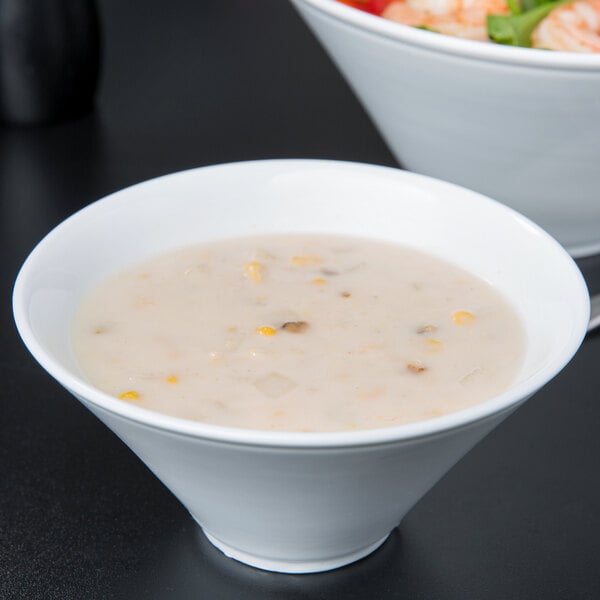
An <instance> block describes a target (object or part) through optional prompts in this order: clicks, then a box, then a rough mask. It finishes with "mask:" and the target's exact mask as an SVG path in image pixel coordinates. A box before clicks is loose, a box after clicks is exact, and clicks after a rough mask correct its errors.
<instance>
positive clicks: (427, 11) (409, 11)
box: [381, 0, 600, 42]
mask: <svg viewBox="0 0 600 600" xmlns="http://www.w3.org/2000/svg"><path fill="white" fill-rule="evenodd" d="M598 1H600V0H598ZM509 12H510V11H509V9H508V5H507V2H506V0H402V1H397V0H394V1H393V2H392V3H391V4H389V5H388V6H387V8H386V9H385V10H384V11H383V13H382V14H381V16H382V17H384V18H386V19H391V20H392V21H398V22H400V23H404V24H405V25H412V26H413V27H423V28H427V29H433V30H435V31H438V32H440V33H445V34H447V35H453V36H455V37H460V38H466V39H470V40H479V41H482V42H489V41H490V38H489V37H488V33H487V24H486V17H487V15H488V14H507V13H509Z"/></svg>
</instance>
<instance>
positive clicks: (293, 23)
mask: <svg viewBox="0 0 600 600" xmlns="http://www.w3.org/2000/svg"><path fill="white" fill-rule="evenodd" d="M98 4H99V10H100V15H101V18H102V33H103V41H104V59H103V69H102V76H101V81H100V88H99V93H98V100H97V107H96V109H95V111H94V112H93V113H91V114H88V115H86V116H84V117H83V118H79V119H76V120H72V121H69V122H64V123H62V124H57V125H51V126H45V127H36V128H28V129H23V128H8V127H4V128H0V211H1V212H0V234H1V238H0V239H1V243H2V252H1V255H0V260H1V263H0V268H1V279H0V281H1V293H2V296H1V298H2V311H1V316H0V318H1V321H0V336H1V337H0V339H1V355H0V369H1V378H0V394H1V395H0V598H2V599H5V598H27V599H29V598H57V599H61V600H62V599H65V600H66V599H71V598H73V599H87V598H124V599H135V598H150V599H153V598H169V599H170V598H174V599H178V598H210V599H212V598H215V599H221V598H222V599H230V598H231V599H234V598H235V599H241V600H244V599H259V598H260V599H270V598H289V599H323V598H344V599H347V600H351V599H361V600H362V599H369V598H427V599H435V598H441V599H461V600H465V599H470V598H486V599H487V598H490V599H503V600H504V599H507V598H513V599H514V598H543V599H551V598H561V599H563V598H590V599H592V598H600V543H599V535H600V469H599V468H598V464H599V462H600V436H599V428H600V402H599V399H598V389H600V368H598V361H599V359H600V336H598V335H590V336H588V338H587V339H586V340H585V342H584V344H583V346H582V348H581V350H580V351H579V353H578V354H577V355H576V357H575V359H574V360H573V361H572V362H571V364H570V365H569V366H568V367H567V368H566V369H565V370H564V371H563V372H562V373H561V374H560V375H559V376H558V377H557V378H556V379H555V380H554V381H552V382H551V383H550V384H549V385H548V386H546V387H545V388H544V389H543V390H542V391H540V392H539V393H538V394H536V395H535V396H534V397H533V398H532V399H531V400H530V401H528V402H527V403H526V405H525V406H523V407H522V408H521V409H519V410H518V411H517V412H516V413H515V414H514V415H513V416H512V417H510V418H509V419H507V420H506V421H505V422H504V423H503V424H502V425H501V426H500V427H498V428H497V429H496V430H495V431H494V432H493V433H492V434H491V435H490V436H488V437H487V438H486V439H485V440H484V441H483V442H482V443H480V444H479V445H478V446H477V447H476V448H475V449H474V450H473V451H471V452H470V453H469V454H468V455H467V456H466V458H464V460H462V461H461V462H460V463H459V464H458V465H457V466H456V467H455V468H454V469H452V471H451V472H450V473H449V474H448V475H447V476H446V477H445V478H444V479H443V480H442V481H441V482H440V483H439V484H438V485H437V486H436V487H434V489H433V490H432V491H431V492H430V493H429V494H428V495H427V496H426V497H425V498H424V499H423V500H422V501H421V502H420V503H419V504H418V505H417V506H416V507H415V508H414V509H413V510H412V511H411V512H410V513H409V514H408V516H407V517H406V518H405V520H404V521H403V522H402V524H401V525H400V526H399V527H398V528H397V529H396V530H395V531H394V532H393V533H392V535H391V537H390V538H389V540H388V541H387V542H386V543H385V544H384V545H383V546H382V547H381V549H379V550H378V551H377V552H376V553H374V554H373V555H371V556H370V557H368V558H366V559H364V560H362V561H360V562H359V563H356V564H354V565H352V566H349V567H346V568H344V569H340V570H338V571H334V572H330V573H324V574H315V575H304V576H296V575H294V576H291V575H280V574H272V573H267V572H262V571H259V570H255V569H252V568H250V567H246V566H244V565H241V564H238V563H236V562H233V561H231V560H229V559H226V558H225V557H224V556H223V555H221V554H220V553H219V552H218V551H217V550H215V549H214V548H212V547H211V545H210V544H209V543H208V542H207V541H206V539H204V538H203V537H202V536H201V535H200V534H199V533H198V531H197V528H196V526H195V525H194V523H193V522H192V519H191V517H190V516H189V515H188V514H187V513H186V511H185V510H184V509H183V508H182V506H181V505H180V504H179V503H178V502H177V501H176V500H175V498H174V497H172V496H171V495H170V493H169V492H168V491H167V490H166V489H165V488H164V487H163V486H162V484H161V483H160V482H159V481H158V480H157V479H156V478H155V477H154V476H153V475H152V474H151V473H150V472H149V471H148V470H147V469H146V468H145V467H144V465H143V464H142V463H141V462H140V461H139V460H138V459H137V458H136V457H135V456H134V455H133V454H132V453H131V452H130V451H129V450H128V449H127V447H125V446H124V445H123V444H122V443H121V442H120V441H119V440H118V439H117V438H116V437H115V436H114V435H113V434H112V433H111V432H110V431H109V430H107V429H106V428H105V427H104V425H102V424H101V423H100V422H99V421H98V420H96V418H95V417H93V416H92V415H91V414H90V413H88V412H87V411H86V410H85V409H84V408H83V407H82V406H81V405H80V404H79V403H78V402H77V401H76V400H75V399H74V398H72V397H71V396H69V394H68V393H66V392H65V391H63V390H62V389H61V388H60V387H59V385H58V384H56V383H55V382H54V381H53V380H51V379H50V378H49V376H47V375H46V374H45V373H44V372H43V371H42V369H41V368H40V367H38V366H37V364H35V363H34V361H33V359H32V358H31V357H30V356H29V355H28V353H27V351H26V350H25V348H24V347H23V345H22V344H21V342H20V340H19V338H18V336H17V334H16V331H15V328H14V326H13V323H12V315H11V310H10V293H11V289H12V284H13V281H14V278H15V276H16V274H17V270H18V267H19V265H20V264H21V262H22V261H23V260H24V259H25V257H26V255H27V254H28V252H29V251H30V250H31V248H32V247H33V245H34V244H35V243H36V242H37V241H38V240H39V239H40V238H41V237H42V236H43V235H44V234H45V233H46V232H47V231H48V230H49V229H50V228H51V227H53V226H54V225H56V224H58V223H59V222H60V221H61V220H63V219H64V218H65V217H67V216H68V215H70V214H71V213H72V212H74V211H75V210H77V209H79V208H80V207H82V206H84V205H86V204H88V203H90V202H92V201H93V200H95V199H97V198H99V197H101V196H104V195H106V194H108V193H109V192H113V191H115V190H117V189H119V188H121V187H123V186H126V185H129V184H132V183H136V182H139V181H141V180H143V179H147V178H150V177H154V176H157V175H162V174H164V173H167V172H171V171H177V170H181V169H187V168H190V167H196V166H201V165H207V164H212V163H218V162H225V161H235V160H242V159H256V158H272V157H311V158H332V159H345V160H359V161H364V162H372V163H379V164H385V165H396V163H395V161H394V159H393V157H392V156H391V154H390V153H389V151H388V150H387V149H386V147H385V145H384V144H383V142H382V141H381V139H380V137H379V135H378V134H377V132H376V131H375V129H374V128H373V126H372V124H371V123H370V121H369V119H368V118H367V116H366V115H365V113H364V112H363V110H362V109H361V107H360V105H359V104H358V102H357V101H356V99H355V98H354V97H353V95H352V93H351V91H350V89H349V88H348V86H347V85H346V84H345V83H344V81H343V80H342V78H341V77H340V76H339V75H338V73H337V71H336V69H335V68H334V66H333V65H332V63H331V62H330V61H329V59H328V58H327V56H326V55H325V54H324V52H323V51H322V50H321V48H320V47H319V45H318V44H317V42H316V41H315V39H314V38H313V37H312V35H311V34H310V33H309V31H308V30H307V28H306V27H305V25H304V24H303V22H301V21H300V19H299V17H298V16H297V15H296V14H295V12H294V11H293V9H292V8H291V7H290V5H289V4H288V3H287V2H285V1H284V0H258V1H255V2H249V1H248V0H229V1H227V2H223V1H218V0H202V1H198V0H170V1H169V2H164V1H159V0H145V1H144V2H141V1H137V2H122V1H121V0H101V1H99V3H98ZM524 260H526V258H524ZM580 265H581V266H582V268H583V270H584V273H585V275H586V278H587V280H588V282H589V285H590V288H591V289H592V291H596V292H597V291H599V289H598V288H600V258H589V259H586V260H583V261H580ZM548 326H549V327H552V323H548Z"/></svg>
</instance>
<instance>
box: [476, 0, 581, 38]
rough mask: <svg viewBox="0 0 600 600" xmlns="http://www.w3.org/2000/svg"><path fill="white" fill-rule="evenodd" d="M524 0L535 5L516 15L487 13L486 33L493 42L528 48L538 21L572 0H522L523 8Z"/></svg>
mask: <svg viewBox="0 0 600 600" xmlns="http://www.w3.org/2000/svg"><path fill="white" fill-rule="evenodd" d="M525 2H527V3H537V6H534V7H533V8H531V9H530V10H526V11H525V12H522V13H521V14H516V15H515V14H513V15H488V17H487V30H488V35H489V36H490V38H491V39H492V40H493V41H494V42H496V43H497V44H507V45H509V46H523V47H525V48H530V47H531V34H532V33H533V30H534V29H535V28H536V27H537V26H538V25H539V24H540V22H541V21H542V20H543V19H544V18H546V17H547V16H548V15H549V14H550V13H551V12H552V11H553V10H554V9H555V8H558V7H559V6H562V5H563V4H568V3H569V2H573V0H524V8H525Z"/></svg>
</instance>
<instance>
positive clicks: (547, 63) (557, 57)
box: [291, 0, 600, 71]
mask: <svg viewBox="0 0 600 600" xmlns="http://www.w3.org/2000/svg"><path fill="white" fill-rule="evenodd" d="M291 2H292V3H293V4H295V5H296V7H298V6H299V5H301V4H304V5H307V6H309V7H310V8H312V9H316V10H318V11H320V12H321V13H324V14H326V15H328V16H329V17H332V18H334V19H336V20H338V21H342V22H344V23H345V24H346V25H349V26H351V27H355V28H358V29H361V30H363V31H367V32H369V33H372V34H375V35H379V36H383V37H385V38H388V39H392V40H397V41H400V42H404V43H406V44H410V45H412V46H418V47H420V48H423V49H426V50H430V51H436V52H442V53H445V54H453V55H456V56H460V57H464V58H470V59H479V60H483V61H491V62H499V63H505V64H511V65H515V66H528V67H543V68H547V69H569V70H586V71H587V70H590V71H598V70H600V53H592V52H561V51H554V50H553V51H549V50H540V49H536V48H521V47H517V46H505V45H502V44H493V43H492V44H487V43H484V42H479V41H476V40H467V39H461V38H457V37H453V36H450V35H440V34H439V33H435V32H431V31H425V30H422V29H417V28H416V27H410V26H408V25H403V24H402V23H398V22H395V21H391V20H388V19H384V18H382V17H380V16H377V15H372V14H369V13H367V12H365V11H362V10H360V9H357V8H353V7H351V6H348V5H347V4H343V3H342V2H338V1H337V0H291Z"/></svg>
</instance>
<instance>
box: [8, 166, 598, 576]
mask: <svg viewBox="0 0 600 600" xmlns="http://www.w3.org/2000/svg"><path fill="white" fill-rule="evenodd" d="M274 232H330V233H339V234H358V235H361V236H370V237H373V238H377V239H383V240H392V241H398V242H401V243H403V244H408V245H411V246H413V247H416V248H419V249H422V250H425V251H428V252H430V253H433V254H436V255H439V256H442V257H444V258H445V259H446V260H449V261H451V262H454V263H456V264H458V265H460V266H462V267H463V268H466V269H468V270H469V271H471V272H473V273H475V274H476V275H478V276H480V277H483V278H485V279H487V280H489V281H490V282H491V283H492V284H494V285H495V286H497V287H498V289H499V290H501V291H502V292H503V293H504V294H506V295H507V297H508V298H510V299H511V300H512V302H513V304H514V306H515V308H516V310H517V311H518V313H519V314H520V315H521V317H522V319H523V321H524V323H525V324H526V332H527V338H528V348H527V351H526V356H525V358H524V361H523V365H522V369H521V371H520V373H519V375H518V378H517V380H516V381H515V383H514V385H512V387H511V388H510V389H508V390H507V391H506V392H505V393H503V394H501V395H499V396H497V397H494V398H492V399H490V400H489V401H487V402H485V403H483V404H480V405H478V406H474V407H472V408H469V409H467V410H463V411H461V412H456V413H453V414H449V415H447V416H443V417H439V418H436V419H433V420H429V421H423V422H418V423H414V424H410V425H404V426H400V427H393V428H386V429H375V430H365V431H354V432H336V433H282V432H266V431H254V430H244V429H232V428H226V427H219V426H215V425H208V424H203V423H199V422H192V421H187V420H183V419H178V418H174V417H169V416H165V415H163V414H159V413H155V412H152V411H148V410H145V409H142V408H139V407H136V406H134V405H132V404H131V403H126V402H123V401H120V400H117V399H115V398H113V397H111V396H109V395H107V394H105V393H103V392H101V391H100V390H98V389H96V388H95V387H93V386H92V385H90V384H89V383H88V382H87V381H86V380H85V378H84V377H82V375H81V373H80V370H79V368H78V366H77V363H76V360H75V358H74V356H73V352H72V348H71V339H70V328H71V321H72V318H73V313H74V311H75V309H76V307H77V306H78V304H79V302H80V299H81V297H82V294H84V293H85V292H86V290H88V289H89V288H90V286H93V285H94V284H95V283H96V282H98V281H99V280H100V279H101V278H103V277H104V276H106V275H108V274H109V273H112V272H114V271H117V270H120V269H122V268H124V267H125V266H126V265H130V264H131V263H135V262H137V261H139V260H141V259H144V258H146V257H148V256H150V255H154V254H157V253H161V252H163V251H167V250H169V249H172V248H174V247H178V246H181V245H186V244H192V243H198V242H203V241H210V240H215V239H219V238H225V237H230V236H238V235H248V234H255V233H261V234H262V233H274ZM14 314H15V319H16V323H17V326H18V329H19V333H20V334H21V336H22V338H23V340H24V342H25V344H26V345H27V347H28V348H29V350H30V351H31V353H32V354H33V356H34V357H35V358H36V359H37V361H38V362H39V363H40V364H41V365H42V367H44V369H46V370H47V371H48V373H50V375H52V376H53V377H54V378H55V379H56V380H58V381H59V382H60V383H61V384H62V385H63V386H64V387H65V388H66V389H67V390H69V391H70V392H71V393H73V394H74V395H75V396H76V397H77V398H78V399H79V400H80V401H81V402H83V404H85V406H87V407H88V408H89V409H90V410H91V411H92V412H93V413H94V414H96V415H97V416H98V417H99V418H100V419H101V420H102V421H104V423H106V424H107V425H108V426H109V427H110V428H111V429H112V430H113V431H115V432H116V434H117V435H119V436H120V437H121V438H122V439H123V440H124V441H125V443H127V444H128V445H129V446H130V447H131V449H132V450H133V451H134V452H135V453H136V454H137V455H138V456H139V457H140V458H141V459H142V460H143V461H144V462H145V463H146V464H147V465H148V467H149V468H150V469H151V470H152V471H153V472H154V473H155V474H156V475H157V477H159V478H160V479H161V480H162V481H163V482H164V483H165V485H166V486H167V487H168V488H170V489H171V491H172V492H173V493H174V494H175V496H176V497H177V498H179V500H180V501H181V502H182V503H183V504H184V505H185V506H186V507H187V509H188V510H189V511H190V513H191V514H192V516H193V517H194V519H196V521H197V522H198V523H199V524H200V526H201V527H202V528H203V530H204V532H205V533H206V535H207V536H208V537H209V539H210V540H211V541H212V542H213V543H214V544H215V545H216V546H217V547H219V548H220V549H222V550H223V551H224V552H225V553H226V554H227V555H229V556H232V557H234V558H237V559H238V560H241V561H243V562H246V563H248V564H251V565H255V566H258V567H261V568H264V569H270V570H276V571H284V572H309V571H320V570H326V569H332V568H335V567H338V566H341V565H343V564H347V563H349V562H352V561H354V560H357V559H358V558H360V557H362V556H364V555H366V554H368V553H369V552H371V551H372V550H374V549H375V548H376V547H377V546H378V545H379V544H381V543H382V541H383V540H384V539H385V538H386V537H387V535H388V534H389V533H390V531H391V530H392V529H393V528H394V527H396V525H398V523H399V522H400V520H401V519H402V517H403V516H404V514H405V513H406V512H407V511H408V510H409V509H410V508H411V506H413V504H414V503H415V502H416V501H417V500H418V499H419V498H420V497H421V496H422V495H423V494H424V493H425V492H426V491H427V490H428V489H429V488H430V487H431V486H432V485H433V484H434V483H435V482H436V481H437V480H438V479H439V478H440V477H441V476H442V475H443V474H444V473H445V472H446V471H447V470H448V469H449V468H450V467H451V466H452V465H453V464H454V463H455V462H456V461H457V460H458V459H459V458H460V457H461V456H463V455H464V454H465V453H466V452H467V451H468V450H469V449H470V448H471V447H472V446H473V445H474V444H475V443H476V442H477V441H478V440H479V439H481V438H482V437H483V436H484V435H485V434H486V433H487V432H489V431H490V430H491V429H492V428H493V427H494V426H495V425H497V424H498V423H499V422H500V421H502V419H504V418H505V417H506V416H507V415H508V414H509V413H510V412H511V411H513V410H514V409H515V408H516V407H517V406H518V405H519V404H520V403H521V402H523V401H524V400H525V399H526V398H527V397H528V396H530V395H531V394H533V393H534V392H535V391H537V390H538V389H539V388H540V387H541V386H543V385H544V384H545V383H546V382H547V381H548V380H549V379H551V378H552V377H553V376H554V375H556V374H557V373H558V372H559V371H560V369H562V368H563V367H564V366H565V364H566V363H567V362H568V361H569V360H570V358H571V357H572V355H573V354H574V352H575V351H576V350H577V348H578V346H579V344H580V343H581V340H582V338H583V336H584V333H585V330H586V324H587V320H588V315H589V300H588V294H587V289H586V286H585V284H584V281H583V279H582V276H581V274H580V272H579V270H578V269H577V267H576V266H575V264H574V263H573V261H572V259H571V258H570V257H569V255H568V254H567V253H566V252H565V251H564V250H563V249H562V247H561V246H560V245H559V244H558V243H556V242H555V241H554V240H553V239H552V238H550V237H549V236H548V235H547V234H546V233H545V232H543V231H542V230H540V229H539V228H538V227H537V226H535V225H533V224H532V223H530V222H529V221H527V220H526V219H524V218H523V217H521V216H520V215H518V214H516V213H515V212H513V211H511V210H510V209H508V208H506V207H504V206H502V205H501V204H498V203H496V202H494V201H492V200H489V199H487V198H484V197H482V196H480V195H478V194H476V193H474V192H470V191H467V190H464V189H461V188H459V187H457V186H454V185H451V184H447V183H442V182H439V181H436V180H433V179H430V178H427V177H423V176H420V175H414V174H411V173H407V172H404V171H400V170H397V169H389V168H384V167H376V166H371V165H363V164H355V163H341V162H328V161H312V160H306V161H305V160H274V161H257V162H246V163H236V164H229V165H221V166H214V167H205V168H201V169H196V170H191V171H186V172H182V173H178V174H174V175H169V176H166V177H161V178H159V179H155V180H152V181H149V182H146V183H142V184H140V185H136V186H133V187H131V188H128V189H125V190H123V191H120V192H117V193H115V194H112V195H111V196H108V197H107V198H104V199H103V200H100V201H98V202H96V203H94V204H92V205H90V206H88V207H87V208H85V209H83V210H81V211H80V212H78V213H76V214H75V215H74V216H72V217H71V218H69V219H67V220H66V221H65V222H64V223H62V224H61V225H59V226H58V227H57V228H56V229H54V230H53V231H52V232H50V233H49V234H48V236H47V237H46V238H44V239H43V240H42V241H41V242H40V244H39V245H38V246H37V247H36V248H35V249H34V250H33V252H32V253H31V255H30V256H29V258H28V259H27V261H26V262H25V264H24V265H23V267H22V269H21V272H20V274H19V276H18V279H17V282H16V285H15V290H14Z"/></svg>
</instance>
